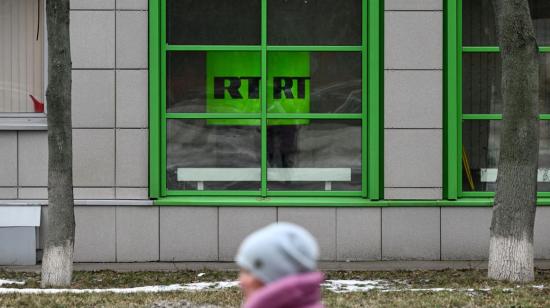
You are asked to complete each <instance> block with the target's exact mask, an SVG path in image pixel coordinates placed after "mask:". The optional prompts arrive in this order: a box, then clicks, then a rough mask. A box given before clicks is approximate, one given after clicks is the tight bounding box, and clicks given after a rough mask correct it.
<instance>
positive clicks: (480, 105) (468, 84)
mask: <svg viewBox="0 0 550 308" xmlns="http://www.w3.org/2000/svg"><path fill="white" fill-rule="evenodd" d="M462 59H463V60H462V111H463V112H464V113H502V94H501V86H500V83H501V79H502V77H501V62H500V54H499V53H464V54H463V57H462Z"/></svg>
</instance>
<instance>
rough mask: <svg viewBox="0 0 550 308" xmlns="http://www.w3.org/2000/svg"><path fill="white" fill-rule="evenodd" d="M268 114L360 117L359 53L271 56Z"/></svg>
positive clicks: (282, 54)
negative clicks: (330, 114)
mask: <svg viewBox="0 0 550 308" xmlns="http://www.w3.org/2000/svg"><path fill="white" fill-rule="evenodd" d="M267 65H268V67H267V71H268V85H267V87H268V112H270V113H309V112H311V113H361V92H362V89H361V53H359V52H270V53H269V54H268V58H267Z"/></svg>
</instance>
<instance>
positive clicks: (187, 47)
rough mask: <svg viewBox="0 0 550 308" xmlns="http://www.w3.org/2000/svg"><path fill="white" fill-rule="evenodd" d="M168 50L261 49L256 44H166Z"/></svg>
mask: <svg viewBox="0 0 550 308" xmlns="http://www.w3.org/2000/svg"><path fill="white" fill-rule="evenodd" d="M166 50H168V51H261V50H262V47H261V46H255V45H166Z"/></svg>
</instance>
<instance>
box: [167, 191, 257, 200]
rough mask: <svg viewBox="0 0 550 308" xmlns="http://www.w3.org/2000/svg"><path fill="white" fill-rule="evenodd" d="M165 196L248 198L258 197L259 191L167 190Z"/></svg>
mask: <svg viewBox="0 0 550 308" xmlns="http://www.w3.org/2000/svg"><path fill="white" fill-rule="evenodd" d="M166 194H167V196H172V197H175V196H178V197H198V198H200V197H204V196H225V197H232V196H248V197H260V196H261V193H260V191H259V190H258V191H250V190H249V191H246V190H168V191H167V192H166Z"/></svg>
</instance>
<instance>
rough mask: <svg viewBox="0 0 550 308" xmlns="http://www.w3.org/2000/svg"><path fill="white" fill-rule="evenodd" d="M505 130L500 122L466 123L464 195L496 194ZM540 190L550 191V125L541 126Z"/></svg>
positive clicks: (544, 122)
mask: <svg viewBox="0 0 550 308" xmlns="http://www.w3.org/2000/svg"><path fill="white" fill-rule="evenodd" d="M501 128H502V122H500V121H486V120H468V121H464V122H463V126H462V143H463V155H462V190H463V191H495V189H496V176H497V167H498V160H499V152H500V131H501ZM538 190H539V191H550V121H541V122H540V144H539V174H538Z"/></svg>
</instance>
